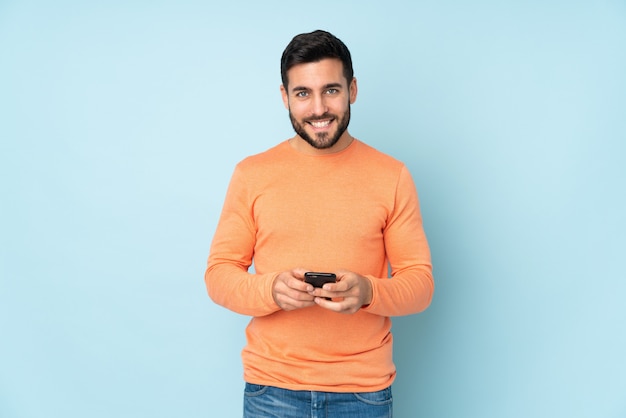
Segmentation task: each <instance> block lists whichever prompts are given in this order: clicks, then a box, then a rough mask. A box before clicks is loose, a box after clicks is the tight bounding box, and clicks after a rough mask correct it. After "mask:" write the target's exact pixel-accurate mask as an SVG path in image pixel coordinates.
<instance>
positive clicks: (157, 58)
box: [0, 0, 626, 418]
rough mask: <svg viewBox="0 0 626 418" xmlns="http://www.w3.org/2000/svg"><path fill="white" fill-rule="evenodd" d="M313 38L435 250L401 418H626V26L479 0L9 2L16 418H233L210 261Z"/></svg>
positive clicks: (5, 5)
mask: <svg viewBox="0 0 626 418" xmlns="http://www.w3.org/2000/svg"><path fill="white" fill-rule="evenodd" d="M318 28H323V29H327V30H330V31H331V32H333V33H334V34H336V35H337V36H338V37H340V38H341V39H342V40H343V41H345V42H346V44H347V45H348V46H349V47H350V49H351V51H352V54H353V59H354V65H355V73H356V76H357V78H358V81H359V87H360V90H359V97H358V100H357V102H356V103H355V105H354V106H353V112H352V113H353V118H352V123H351V127H350V131H351V133H352V134H353V135H355V136H357V137H358V138H360V139H362V140H363V141H365V142H367V143H369V144H371V145H373V146H375V147H377V148H379V149H380V150H382V151H384V152H387V153H389V154H391V155H393V156H396V157H397V158H400V159H402V160H403V161H404V162H405V163H406V164H407V165H408V167H409V168H410V170H411V172H412V173H413V176H414V178H415V182H416V185H417V187H418V190H419V193H420V197H421V201H422V211H423V215H424V219H425V227H426V231H427V234H428V237H429V240H430V243H431V247H432V252H433V260H434V264H435V279H436V293H435V299H434V301H433V303H432V305H431V307H430V308H429V309H428V310H427V311H426V312H425V313H423V314H420V315H416V316H411V317H404V318H397V319H396V320H395V321H394V334H395V339H396V346H395V356H396V362H397V365H398V368H399V374H398V379H397V381H396V384H395V387H394V395H395V399H396V404H395V412H396V416H397V417H400V418H414V417H429V418H436V417H445V418H448V417H459V418H466V417H477V418H490V417H494V418H495V417H498V418H501V417H514V418H515V417H593V418H598V417H625V416H626V359H625V353H626V307H625V305H626V303H625V302H624V299H625V298H626V281H625V274H624V261H625V257H624V253H625V250H626V245H625V243H624V235H625V233H626V221H625V215H624V214H625V213H626V193H625V188H626V187H625V183H626V163H625V157H626V145H625V144H626V3H625V2H623V1H530V2H522V1H518V2H511V1H509V2H506V1H486V0H479V1H473V2H455V1H451V0H444V1H428V2H426V1H414V2H413V1H385V2H382V1H381V2H374V1H358V2H357V1H352V2H342V1H327V0H322V1H318V2H314V3H310V2H309V3H301V2H300V3H299V2H278V1H265V2H253V1H249V2H241V1H232V2H229V3H228V4H227V3H226V2H221V3H219V4H218V3H217V2H203V1H176V2H174V1H170V2H168V1H136V2H121V1H120V2H115V1H111V2H87V1H64V0H60V1H55V2H44V1H10V0H9V1H7V0H4V1H0V140H1V142H0V144H1V145H0V175H1V178H0V186H1V189H0V191H1V195H0V196H1V199H2V200H1V206H0V227H1V229H0V245H1V247H0V250H1V255H0V256H1V258H0V331H1V332H0V416H2V417H7V418H33V417H36V418H39V417H42V418H43V417H46V418H47V417H64V418H70V417H92V418H95V417H106V418H110V417H237V416H241V398H242V395H241V394H242V390H243V382H242V378H241V374H242V370H241V365H240V358H239V353H240V350H241V348H242V346H243V344H244V336H243V333H244V327H245V324H246V323H247V321H248V318H246V317H243V316H239V315H237V314H234V313H232V312H230V311H227V310H225V309H223V308H221V307H219V306H216V305H214V304H213V303H212V302H211V301H210V299H209V298H208V297H207V295H206V291H205V287H204V282H203V273H204V268H205V262H206V257H207V255H208V251H209V245H210V241H211V238H212V234H213V231H214V228H215V226H216V223H217V219H218V216H219V212H220V210H221V205H222V200H223V197H224V193H225V190H226V187H227V184H228V181H229V178H230V175H231V173H232V169H233V167H234V165H235V163H236V162H237V161H239V160H241V159H242V158H244V157H245V156H247V155H250V154H253V153H257V152H260V151H263V150H265V149H267V148H269V147H271V146H273V145H274V144H276V143H277V142H279V141H282V140H284V139H286V138H288V137H290V136H291V135H292V130H291V126H290V124H289V120H288V117H287V113H286V111H285V110H284V108H283V105H282V102H281V98H280V94H279V89H278V87H279V83H280V75H279V58H280V54H281V53H282V50H283V48H284V47H285V46H286V44H287V43H288V42H289V40H290V39H291V37H292V36H294V35H296V34H297V33H301V32H308V31H311V30H314V29H318Z"/></svg>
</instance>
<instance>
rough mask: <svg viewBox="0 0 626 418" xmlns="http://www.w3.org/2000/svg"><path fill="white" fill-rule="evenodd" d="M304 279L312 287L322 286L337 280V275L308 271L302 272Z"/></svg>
mask: <svg viewBox="0 0 626 418" xmlns="http://www.w3.org/2000/svg"><path fill="white" fill-rule="evenodd" d="M304 281H305V282H307V283H309V284H312V285H313V287H322V286H324V284H325V283H335V282H336V281H337V276H335V273H318V272H314V271H310V272H307V273H304Z"/></svg>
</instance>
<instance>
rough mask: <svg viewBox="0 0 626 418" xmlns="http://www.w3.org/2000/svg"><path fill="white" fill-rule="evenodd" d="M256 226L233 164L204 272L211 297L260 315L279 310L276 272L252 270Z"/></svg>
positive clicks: (242, 181)
mask: <svg viewBox="0 0 626 418" xmlns="http://www.w3.org/2000/svg"><path fill="white" fill-rule="evenodd" d="M255 237H256V228H255V226H254V221H253V218H252V203H251V197H250V192H249V190H248V187H247V185H246V179H245V177H244V175H243V174H242V172H241V170H240V168H239V166H238V167H237V168H235V171H234V173H233V176H232V178H231V181H230V184H229V186H228V191H227V193H226V198H225V199H224V206H223V209H222V214H221V216H220V220H219V223H218V226H217V229H216V232H215V235H214V236H213V242H212V244H211V250H210V253H209V259H208V262H207V269H206V272H205V275H204V281H205V283H206V287H207V291H208V294H209V296H210V297H211V299H212V300H213V301H214V302H215V303H217V304H218V305H222V306H224V307H226V308H228V309H230V310H232V311H234V312H237V313H240V314H242V315H250V316H264V315H269V314H271V313H273V312H275V311H278V310H279V307H278V305H277V304H276V302H275V301H274V299H273V297H272V284H273V281H274V279H275V277H276V276H277V275H278V272H277V273H267V274H253V273H249V272H248V269H249V268H250V266H251V264H252V258H253V255H254V246H255V239H256V238H255Z"/></svg>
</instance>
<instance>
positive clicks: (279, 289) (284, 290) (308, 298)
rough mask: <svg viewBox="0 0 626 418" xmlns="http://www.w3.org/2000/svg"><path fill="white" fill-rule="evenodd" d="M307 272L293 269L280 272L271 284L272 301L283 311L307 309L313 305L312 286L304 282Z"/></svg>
mask: <svg viewBox="0 0 626 418" xmlns="http://www.w3.org/2000/svg"><path fill="white" fill-rule="evenodd" d="M306 271H307V270H304V269H293V270H291V271H285V272H282V273H280V274H279V275H278V277H276V279H275V280H274V283H273V284H272V296H273V297H274V301H275V302H276V304H277V305H278V306H279V307H280V309H282V310H284V311H293V310H295V309H302V308H308V307H310V306H314V305H315V296H314V295H313V290H314V288H313V286H312V285H310V284H308V283H305V282H304V273H305V272H306Z"/></svg>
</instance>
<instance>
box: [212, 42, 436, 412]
mask: <svg viewBox="0 0 626 418" xmlns="http://www.w3.org/2000/svg"><path fill="white" fill-rule="evenodd" d="M281 73H282V74H281V75H282V85H281V86H280V91H281V94H282V99H283V102H284V105H285V107H286V108H287V110H288V111H289V117H290V119H291V123H292V125H293V128H294V130H295V132H296V135H295V136H294V137H293V138H291V139H289V140H287V141H284V142H282V143H280V144H278V145H277V146H275V147H273V148H271V149H269V150H268V151H265V152H263V153H261V154H258V155H255V156H251V157H248V158H246V159H244V160H243V161H242V162H240V163H239V164H238V165H237V167H236V168H235V171H234V173H233V176H232V179H231V183H230V186H229V189H228V192H227V195H226V199H225V202H224V207H223V211H222V215H221V217H220V221H219V224H218V227H217V231H216V233H215V236H214V238H213V243H212V246H211V251H210V255H209V259H208V266H207V270H206V274H205V281H206V285H207V289H208V293H209V295H210V297H211V298H212V299H213V300H214V301H215V302H216V303H218V304H220V305H222V306H225V307H226V308H228V309H231V310H233V311H235V312H238V313H240V314H244V315H250V316H252V317H253V318H252V320H251V321H250V323H249V325H248V327H247V329H246V337H247V345H246V347H245V348H244V350H243V352H242V359H243V364H244V379H245V381H246V388H245V392H244V394H245V396H244V416H246V417H281V418H288V417H297V418H302V417H307V416H309V417H315V416H325V417H341V418H350V417H359V418H361V417H389V416H391V410H392V398H391V384H392V382H393V381H394V378H395V376H396V370H395V366H394V364H393V361H392V336H391V332H390V330H391V320H390V317H391V316H398V315H408V314H413V313H417V312H420V311H422V310H424V309H426V307H427V306H428V305H429V304H430V301H431V298H432V294H433V288H434V285H433V279H432V266H431V261H430V252H429V248H428V243H427V241H426V236H425V234H424V231H423V228H422V219H421V215H420V210H419V203H418V198H417V193H416V191H415V186H414V184H413V181H412V179H411V176H410V174H409V172H408V170H407V169H406V167H405V166H404V164H402V163H401V162H399V161H397V160H395V159H393V158H391V157H389V156H387V155H385V154H382V153H380V152H379V151H376V150H375V149H373V148H371V147H370V146H368V145H366V144H365V143H363V142H361V141H359V140H357V139H355V138H354V137H352V136H351V135H350V134H349V133H348V130H347V128H348V124H349V122H350V105H351V104H353V103H354V102H355V100H356V97H357V81H356V79H355V78H354V76H353V69H352V61H351V57H350V52H349V51H348V49H347V47H346V46H345V45H344V44H343V42H341V41H340V40H339V39H337V38H336V37H335V36H333V35H332V34H330V33H328V32H324V31H315V32H312V33H307V34H301V35H298V36H296V37H295V38H293V40H292V41H291V42H290V43H289V45H288V46H287V47H286V49H285V51H284V52H283V55H282V60H281ZM253 261H254V270H255V272H254V273H251V272H248V269H249V267H250V266H251V265H252V263H253ZM389 266H390V267H391V278H388V268H389ZM310 271H316V272H331V273H334V274H335V275H336V278H337V280H336V282H335V283H328V284H325V285H324V286H323V287H322V288H317V287H314V286H312V285H311V284H309V283H307V282H305V281H304V275H305V273H306V272H310Z"/></svg>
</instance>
